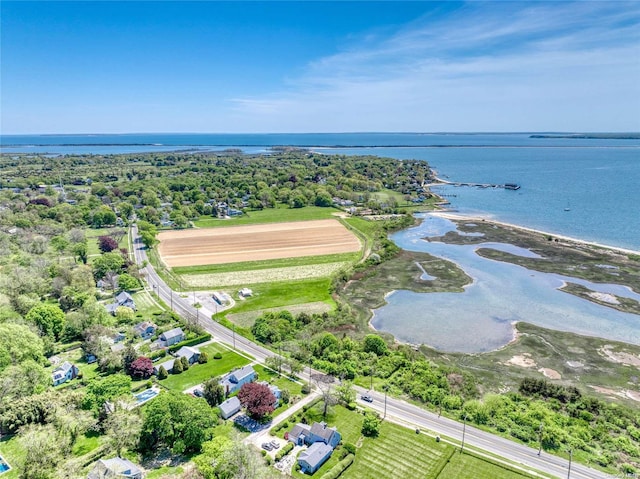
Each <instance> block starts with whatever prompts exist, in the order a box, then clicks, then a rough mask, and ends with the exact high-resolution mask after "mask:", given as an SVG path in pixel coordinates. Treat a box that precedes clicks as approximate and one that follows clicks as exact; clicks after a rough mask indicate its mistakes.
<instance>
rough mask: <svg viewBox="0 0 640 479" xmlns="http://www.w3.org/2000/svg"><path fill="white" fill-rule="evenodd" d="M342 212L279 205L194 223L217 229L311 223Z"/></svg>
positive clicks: (313, 207)
mask: <svg viewBox="0 0 640 479" xmlns="http://www.w3.org/2000/svg"><path fill="white" fill-rule="evenodd" d="M336 211H340V210H338V209H336V208H333V207H329V208H321V207H319V206H305V207H304V208H289V207H288V206H286V205H278V207H277V208H266V209H264V210H259V211H248V212H247V213H246V214H244V215H242V216H239V217H236V218H232V219H228V220H223V219H218V218H211V217H206V218H201V219H199V220H196V221H194V222H193V224H194V226H195V227H196V228H215V227H219V226H235V225H252V224H261V223H282V222H284V221H309V220H324V219H327V218H334V216H333V215H332V213H335V212H336Z"/></svg>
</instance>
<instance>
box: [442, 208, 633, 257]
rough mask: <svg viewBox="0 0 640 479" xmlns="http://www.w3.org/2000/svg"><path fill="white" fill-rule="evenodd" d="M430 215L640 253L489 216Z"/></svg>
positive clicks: (578, 243) (618, 250)
mask: <svg viewBox="0 0 640 479" xmlns="http://www.w3.org/2000/svg"><path fill="white" fill-rule="evenodd" d="M430 214H432V215H435V216H440V217H441V218H447V219H450V220H460V221H488V222H490V223H494V224H497V225H501V226H506V227H509V228H516V229H519V230H522V231H530V232H532V233H540V234H543V235H548V236H553V237H554V238H558V239H559V240H562V241H566V242H568V243H574V244H576V245H585V246H593V247H597V248H605V249H608V250H611V251H615V252H618V253H624V254H633V255H640V251H637V250H632V249H626V248H619V247H616V246H609V245H605V244H601V243H595V242H592V241H584V240H581V239H577V238H572V237H570V236H564V235H559V234H556V233H552V232H549V231H542V230H537V229H534V228H527V227H526V226H520V225H516V224H513V223H505V222H503V221H498V220H495V219H493V218H491V217H490V216H485V217H483V216H472V215H465V214H463V213H454V212H450V211H434V212H431V213H430Z"/></svg>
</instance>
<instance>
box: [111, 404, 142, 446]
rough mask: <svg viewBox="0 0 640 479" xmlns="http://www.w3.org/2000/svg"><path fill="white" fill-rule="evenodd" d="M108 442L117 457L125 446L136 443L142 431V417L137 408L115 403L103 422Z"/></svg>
mask: <svg viewBox="0 0 640 479" xmlns="http://www.w3.org/2000/svg"><path fill="white" fill-rule="evenodd" d="M104 429H105V431H106V433H107V436H108V437H109V443H110V444H111V446H112V447H113V448H114V449H115V450H116V454H117V455H118V457H119V456H120V455H121V452H122V450H123V449H125V448H131V447H134V446H136V445H137V444H138V440H139V439H140V432H141V431H142V418H141V417H140V414H139V413H138V409H135V408H132V407H123V405H122V404H120V405H116V406H115V410H114V411H113V412H112V413H111V414H109V416H108V417H107V420H106V421H105V424H104Z"/></svg>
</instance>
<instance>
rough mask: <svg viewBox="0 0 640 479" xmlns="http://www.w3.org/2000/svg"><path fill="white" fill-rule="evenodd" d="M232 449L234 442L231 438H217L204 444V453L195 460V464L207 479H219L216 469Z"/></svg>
mask: <svg viewBox="0 0 640 479" xmlns="http://www.w3.org/2000/svg"><path fill="white" fill-rule="evenodd" d="M232 447H233V441H232V440H231V439H230V438H228V437H226V436H216V437H214V438H213V439H211V441H207V442H205V443H203V444H202V452H201V453H200V454H199V455H197V456H196V457H194V458H193V462H194V463H195V464H196V467H197V468H198V471H200V473H202V474H203V475H204V477H205V478H206V479H218V478H219V476H218V474H217V473H216V467H217V466H218V464H220V461H221V459H222V456H223V454H224V453H225V452H227V450H229V449H231V448H232Z"/></svg>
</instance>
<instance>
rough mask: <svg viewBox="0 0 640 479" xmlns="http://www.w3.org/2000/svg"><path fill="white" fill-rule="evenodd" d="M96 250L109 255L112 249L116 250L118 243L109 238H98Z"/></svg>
mask: <svg viewBox="0 0 640 479" xmlns="http://www.w3.org/2000/svg"><path fill="white" fill-rule="evenodd" d="M98 248H100V251H102V252H103V253H109V252H111V251H113V250H114V249H118V242H117V241H116V240H115V239H113V238H112V237H111V236H106V235H105V236H98Z"/></svg>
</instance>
